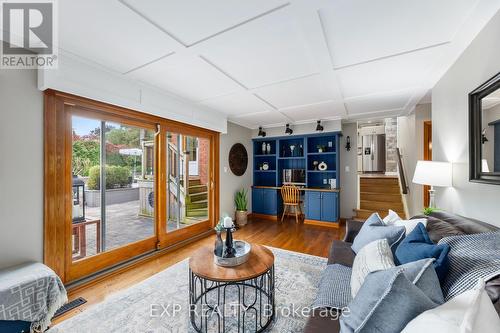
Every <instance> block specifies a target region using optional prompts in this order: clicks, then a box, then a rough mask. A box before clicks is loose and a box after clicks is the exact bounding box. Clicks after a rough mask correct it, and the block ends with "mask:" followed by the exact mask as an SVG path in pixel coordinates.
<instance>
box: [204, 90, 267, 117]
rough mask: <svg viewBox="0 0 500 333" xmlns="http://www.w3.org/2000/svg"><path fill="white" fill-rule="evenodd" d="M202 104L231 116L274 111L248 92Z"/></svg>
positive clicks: (210, 100)
mask: <svg viewBox="0 0 500 333" xmlns="http://www.w3.org/2000/svg"><path fill="white" fill-rule="evenodd" d="M201 104H203V105H206V106H208V107H211V108H214V109H216V110H219V111H221V112H223V113H225V114H227V115H231V116H241V115H244V114H249V113H257V112H263V111H270V110H273V108H272V107H270V106H269V105H268V104H266V103H265V102H263V101H262V100H261V99H259V98H257V97H255V96H254V95H253V94H252V93H250V92H248V91H243V92H239V93H235V94H231V95H227V96H222V97H218V98H214V99H209V100H206V101H203V102H201ZM262 120H264V119H262ZM266 121H267V119H266Z"/></svg>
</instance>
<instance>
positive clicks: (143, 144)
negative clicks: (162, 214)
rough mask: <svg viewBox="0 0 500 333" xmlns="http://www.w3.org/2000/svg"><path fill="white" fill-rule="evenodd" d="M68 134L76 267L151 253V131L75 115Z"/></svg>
mask: <svg viewBox="0 0 500 333" xmlns="http://www.w3.org/2000/svg"><path fill="white" fill-rule="evenodd" d="M71 128H72V141H71V148H72V151H71V154H72V157H71V165H72V167H71V170H72V186H73V191H72V193H73V198H72V207H73V208H72V219H71V260H72V263H73V264H74V266H75V267H78V266H80V265H82V264H81V262H83V261H87V262H97V261H99V260H101V258H102V257H109V256H112V255H115V256H116V257H117V258H121V253H137V254H141V252H147V251H148V250H153V249H154V248H155V243H156V232H155V204H154V188H155V177H154V175H155V167H154V145H155V141H154V137H155V132H154V130H153V129H151V128H147V127H140V126H131V125H129V124H124V123H121V122H119V121H111V120H105V119H99V118H92V117H88V116H81V115H79V114H75V115H72V116H71Z"/></svg>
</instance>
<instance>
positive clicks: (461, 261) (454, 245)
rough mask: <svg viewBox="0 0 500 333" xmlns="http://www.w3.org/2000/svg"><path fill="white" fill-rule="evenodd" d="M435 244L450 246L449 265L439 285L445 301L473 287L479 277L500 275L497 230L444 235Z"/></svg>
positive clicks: (498, 233)
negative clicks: (442, 281)
mask: <svg viewBox="0 0 500 333" xmlns="http://www.w3.org/2000/svg"><path fill="white" fill-rule="evenodd" d="M438 244H448V245H449V246H450V248H451V249H450V252H449V253H448V258H449V260H450V268H449V271H448V275H447V276H446V278H445V280H444V283H443V284H442V288H443V294H444V296H445V299H446V300H447V301H448V300H450V299H452V298H453V297H455V296H456V295H459V294H461V293H463V292H465V291H467V290H470V289H473V288H474V286H475V285H476V283H477V280H478V279H479V278H482V279H484V280H489V279H491V278H493V277H495V276H498V275H500V232H486V233H480V234H472V235H459V236H451V237H445V238H443V239H441V240H440V241H439V243H438Z"/></svg>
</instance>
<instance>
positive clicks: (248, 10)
mask: <svg viewBox="0 0 500 333" xmlns="http://www.w3.org/2000/svg"><path fill="white" fill-rule="evenodd" d="M480 2H481V0H418V1H417V0H378V1H373V0H211V1H207V0H64V1H59V13H60V14H59V17H60V20H59V33H60V37H59V46H60V48H61V49H63V50H65V51H67V52H69V53H72V54H73V55H76V56H79V57H82V58H85V59H86V60H90V61H93V62H94V63H97V64H99V65H100V66H103V67H104V68H106V69H109V70H111V71H114V72H117V73H119V74H120V75H122V76H124V77H126V78H128V79H130V80H134V81H140V82H142V83H146V84H149V85H153V86H156V87H157V88H159V89H163V90H165V91H168V92H170V93H173V94H175V95H177V96H179V97H181V98H183V99H186V100H188V101H190V102H191V103H193V104H199V105H203V106H204V107H208V108H211V109H214V110H217V111H220V112H223V113H225V114H226V115H227V116H228V119H229V120H231V121H233V122H235V123H238V124H241V125H244V126H247V127H250V128H255V127H258V126H259V125H263V126H273V125H281V124H285V123H304V122H309V121H315V120H317V119H339V118H342V119H353V118H355V119H362V118H363V117H373V115H380V116H384V115H391V116H393V115H398V114H405V113H408V112H409V111H411V110H412V109H413V107H414V106H415V104H416V103H417V102H418V101H419V100H420V99H421V98H422V97H424V96H425V95H426V94H428V91H429V89H431V88H432V86H433V85H434V84H435V82H436V81H437V79H439V73H441V74H442V73H443V72H444V71H445V70H446V69H447V68H448V67H449V66H450V65H451V64H452V63H453V61H454V60H455V59H456V57H457V56H458V54H460V53H461V52H462V51H463V49H464V48H465V47H466V46H467V45H465V44H463V43H462V44H463V45H462V44H458V43H456V40H458V39H460V38H462V37H461V36H462V35H464V32H467V31H469V30H470V31H469V32H470V33H477V31H476V32H474V31H475V30H474V29H472V28H470V29H469V28H468V27H469V26H470V22H480V21H481V19H483V21H484V16H485V15H486V14H484V13H483V12H481V11H478V10H477V7H478V3H480ZM497 10H498V8H497ZM490 14H491V13H490ZM490 14H488V15H490ZM491 15H493V14H491ZM467 29H469V30H467ZM476 30H477V29H476ZM469 37H470V36H469ZM469 39H470V38H469Z"/></svg>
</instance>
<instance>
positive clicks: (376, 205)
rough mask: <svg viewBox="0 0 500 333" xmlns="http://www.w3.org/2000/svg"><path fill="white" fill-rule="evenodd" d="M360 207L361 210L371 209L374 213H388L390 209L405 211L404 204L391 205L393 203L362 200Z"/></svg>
mask: <svg viewBox="0 0 500 333" xmlns="http://www.w3.org/2000/svg"><path fill="white" fill-rule="evenodd" d="M359 207H360V208H361V209H371V210H374V211H383V212H384V211H385V212H387V211H388V210H389V209H392V210H394V211H403V210H404V207H403V203H402V202H399V203H391V202H384V201H364V200H361V202H360V204H359Z"/></svg>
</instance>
